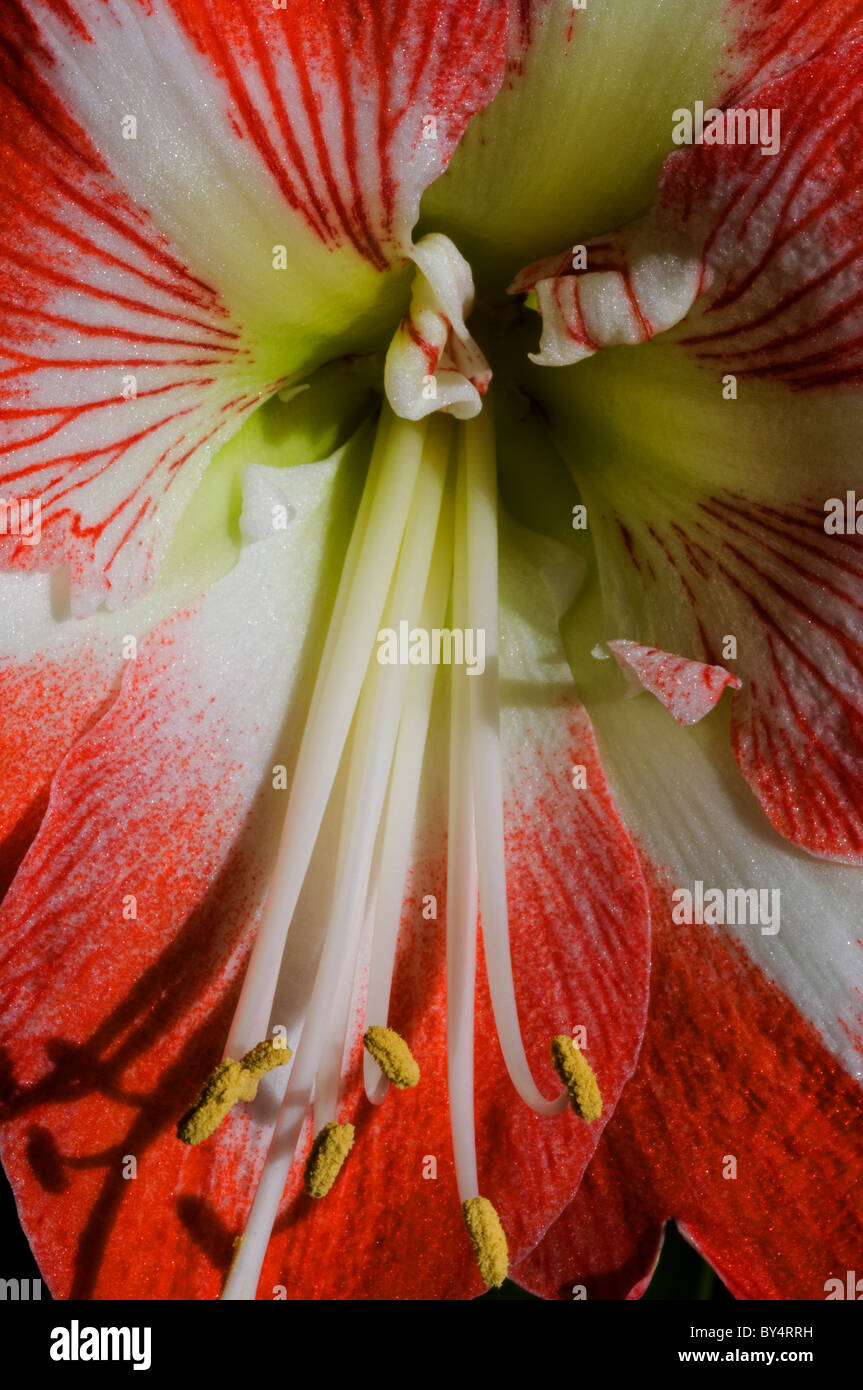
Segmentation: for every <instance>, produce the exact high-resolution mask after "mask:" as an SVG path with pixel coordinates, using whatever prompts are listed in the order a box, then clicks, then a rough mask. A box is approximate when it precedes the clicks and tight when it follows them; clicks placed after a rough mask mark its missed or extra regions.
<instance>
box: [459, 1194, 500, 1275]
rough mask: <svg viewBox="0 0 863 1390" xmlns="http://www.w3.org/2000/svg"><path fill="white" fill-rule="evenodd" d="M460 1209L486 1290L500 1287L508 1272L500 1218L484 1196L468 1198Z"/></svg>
mask: <svg viewBox="0 0 863 1390" xmlns="http://www.w3.org/2000/svg"><path fill="white" fill-rule="evenodd" d="M461 1210H462V1216H463V1217H464V1224H465V1226H466V1227H467V1233H468V1235H469V1236H470V1243H471V1245H472V1246H473V1253H474V1255H475V1256H476V1262H477V1266H478V1268H479V1272H480V1274H481V1275H482V1280H483V1283H484V1284H485V1286H486V1288H487V1289H499V1288H500V1286H501V1284H502V1283H503V1281H504V1279H505V1278H506V1276H507V1273H508V1271H509V1250H508V1248H507V1244H506V1236H505V1235H504V1230H503V1226H502V1225H501V1224H500V1217H499V1216H498V1214H497V1212H496V1211H495V1209H494V1207H493V1206H492V1204H491V1202H490V1201H489V1200H488V1198H487V1197H470V1198H469V1199H468V1200H467V1201H466V1202H463V1203H462V1208H461Z"/></svg>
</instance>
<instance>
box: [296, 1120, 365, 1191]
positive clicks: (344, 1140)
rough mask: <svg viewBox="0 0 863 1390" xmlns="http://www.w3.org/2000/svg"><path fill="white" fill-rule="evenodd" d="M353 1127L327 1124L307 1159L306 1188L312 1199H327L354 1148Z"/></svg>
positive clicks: (332, 1123) (330, 1122) (332, 1122)
mask: <svg viewBox="0 0 863 1390" xmlns="http://www.w3.org/2000/svg"><path fill="white" fill-rule="evenodd" d="M353 1143H354V1127H353V1125H339V1124H336V1123H335V1121H334V1120H330V1121H329V1123H328V1124H325V1125H324V1127H323V1129H322V1130H321V1132H320V1134H318V1135H317V1136H316V1137H315V1142H314V1143H313V1144H312V1148H311V1153H310V1154H309V1156H308V1158H307V1159H306V1171H305V1177H304V1186H305V1189H306V1192H307V1193H308V1194H309V1196H310V1197H326V1195H327V1193H328V1192H329V1190H330V1188H331V1187H332V1185H333V1183H334V1182H335V1180H336V1178H337V1177H338V1176H339V1173H340V1172H341V1171H342V1165H343V1164H344V1161H345V1159H346V1158H347V1156H348V1154H349V1153H350V1151H351V1149H352V1148H353Z"/></svg>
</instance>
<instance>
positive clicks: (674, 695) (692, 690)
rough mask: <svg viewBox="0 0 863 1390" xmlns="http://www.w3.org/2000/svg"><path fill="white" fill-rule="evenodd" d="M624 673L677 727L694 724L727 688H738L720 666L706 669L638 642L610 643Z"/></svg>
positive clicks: (735, 679) (735, 680) (736, 681)
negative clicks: (673, 719)
mask: <svg viewBox="0 0 863 1390" xmlns="http://www.w3.org/2000/svg"><path fill="white" fill-rule="evenodd" d="M608 647H609V650H610V651H611V652H612V653H613V655H614V657H615V659H616V661H617V663H618V665H619V666H620V668H621V670H622V671H623V672H624V674H629V675H631V676H633V677H634V679H635V685H636V688H643V689H645V690H649V691H650V693H651V695H655V696H656V698H657V700H659V701H661V703H662V704H663V705H665V708H666V709H667V710H670V711H671V713H672V714H673V716H674V718H675V719H676V720H677V722H678V724H697V723H698V721H699V720H700V719H703V718H704V716H705V715H706V714H709V713H710V711H711V710H712V709H715V707H716V705H717V704H718V702H719V700H721V698H722V694H723V691H725V690H727V689H728V687H729V686H730V687H731V689H732V690H739V689H740V681H739V679H738V677H737V676H733V675H732V674H731V673H730V671H726V670H725V669H724V667H722V666H706V665H705V664H704V662H703V661H689V660H687V658H686V657H683V656H674V655H673V653H671V652H659V651H657V650H656V648H655V647H642V646H641V645H640V644H639V643H638V642H620V641H616V642H609V644H608Z"/></svg>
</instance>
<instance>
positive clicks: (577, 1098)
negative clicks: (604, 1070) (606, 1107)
mask: <svg viewBox="0 0 863 1390" xmlns="http://www.w3.org/2000/svg"><path fill="white" fill-rule="evenodd" d="M551 1056H552V1060H553V1062H554V1069H555V1071H556V1072H557V1074H558V1076H559V1077H560V1079H561V1081H562V1082H563V1084H564V1086H565V1087H566V1089H567V1091H568V1092H569V1097H570V1103H571V1105H572V1108H573V1110H574V1111H575V1113H576V1114H577V1115H580V1116H581V1118H582V1119H583V1120H587V1121H588V1123H592V1122H593V1121H594V1120H598V1119H599V1117H600V1115H601V1114H602V1096H601V1095H600V1093H599V1086H598V1084H597V1080H596V1077H595V1076H594V1074H593V1069H592V1067H591V1066H590V1064H589V1062H588V1061H587V1058H586V1057H585V1056H584V1054H583V1053H582V1052H580V1051H579V1049H578V1048H577V1047H576V1045H575V1043H574V1042H573V1041H572V1038H570V1037H567V1035H566V1033H560V1034H558V1036H557V1037H556V1038H552V1040H551Z"/></svg>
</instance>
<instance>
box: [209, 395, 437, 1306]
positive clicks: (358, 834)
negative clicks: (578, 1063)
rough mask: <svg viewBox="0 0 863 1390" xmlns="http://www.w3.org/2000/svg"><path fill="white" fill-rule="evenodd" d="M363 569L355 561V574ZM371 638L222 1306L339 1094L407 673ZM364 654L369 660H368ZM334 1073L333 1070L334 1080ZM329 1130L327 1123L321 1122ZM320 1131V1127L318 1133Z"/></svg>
mask: <svg viewBox="0 0 863 1390" xmlns="http://www.w3.org/2000/svg"><path fill="white" fill-rule="evenodd" d="M400 423H401V422H397V423H396V425H394V426H393V428H392V431H391V434H390V444H391V445H395V444H397V443H398V439H399V434H398V428H399V424H400ZM449 429H450V424H449V422H448V421H446V420H443V419H441V417H437V418H436V419H435V420H434V421H432V422H431V423H430V424H429V426H428V427H427V445H426V448H425V449H424V451H423V459H422V466H421V469H420V471H419V476H418V477H417V478H416V487H415V489H414V497H413V500H412V502H411V510H410V518H409V519H408V522H407V533H406V535H405V538H404V544H403V545H402V546H401V547H400V552H401V553H400V557H399V565H398V572H397V574H396V578H395V583H394V586H393V598H392V603H393V604H394V603H396V602H398V603H399V605H401V606H402V611H408V612H410V613H411V614H414V613H416V612H417V610H418V609H419V607H420V605H421V602H422V593H423V588H424V587H425V581H426V577H427V574H428V568H429V565H430V563H431V557H432V549H433V544H434V537H435V534H436V531H437V520H438V513H439V511H440V504H441V498H442V495H443V487H444V480H445V478H446V472H447V464H448V458H449ZM384 471H386V468H385V469H384ZM384 500H385V499H384ZM381 505H384V503H383V502H382V503H381ZM376 507H377V499H376V503H375V508H374V509H373V511H372V514H371V517H370V520H369V527H368V533H367V534H368V543H369V544H370V543H371V536H372V533H373V531H374V530H375V525H376ZM423 557H424V558H423ZM362 565H363V560H362V558H361V559H360V562H359V565H358V573H359V572H360V571H361V569H362ZM423 565H424V566H425V568H423ZM379 616H380V613H379V614H378V617H379ZM348 622H349V613H348V612H346V617H345V626H346V627H347V625H348ZM375 631H377V629H375ZM373 637H374V635H373V636H372V638H371V639H370V640H369V642H368V647H367V652H366V657H367V665H368V668H369V672H368V674H367V678H366V682H365V685H364V689H363V692H362V698H361V708H360V710H359V711H358V713H357V727H358V728H361V729H362V730H363V734H364V736H363V737H362V739H355V740H354V742H353V749H352V763H353V758H354V756H356V757H357V758H358V759H359V761H358V762H357V763H356V765H355V766H354V765H352V766H351V768H350V772H349V777H348V794H347V798H346V800H347V801H348V803H349V805H348V810H347V813H346V816H345V818H344V822H343V825H344V827H345V828H346V829H347V841H346V843H347V850H346V852H345V853H344V854H343V855H341V854H340V856H339V859H340V861H341V862H340V863H339V865H338V887H337V891H336V897H335V901H334V903H333V907H332V910H331V913H330V918H329V923H328V925H327V930H326V933H325V937H324V945H323V950H322V952H321V957H320V961H319V963H318V969H317V973H316V976H315V983H314V986H313V989H312V993H311V998H310V1000H309V1006H308V1009H307V1012H306V1018H305V1022H304V1024H303V1032H302V1037H301V1039H300V1044H299V1047H298V1049H297V1058H296V1061H295V1062H294V1066H293V1069H292V1073H291V1079H290V1084H289V1085H288V1088H287V1090H286V1092H285V1097H284V1100H283V1102H282V1107H281V1111H280V1114H279V1118H278V1120H277V1122H276V1126H275V1129H274V1131H273V1135H272V1138H271V1141H270V1148H269V1151H268V1154H267V1159H266V1162H265V1164H264V1168H263V1172H262V1174H261V1178H260V1181H259V1184H258V1189H257V1192H256V1193H255V1198H254V1201H253V1203H252V1208H251V1211H250V1213H249V1219H248V1222H247V1226H246V1235H247V1240H246V1243H245V1245H244V1246H243V1249H242V1251H241V1252H240V1254H239V1257H238V1259H237V1261H236V1262H235V1265H234V1268H233V1269H232V1271H231V1275H230V1277H229V1279H228V1281H227V1283H226V1285H225V1291H224V1294H223V1297H224V1298H225V1299H226V1300H229V1301H230V1300H235V1299H244V1298H253V1297H254V1292H255V1286H256V1284H257V1280H258V1278H259V1275H260V1270H261V1266H262V1264H263V1259H264V1254H265V1252H266V1246H267V1242H268V1240H269V1238H270V1234H271V1232H272V1227H273V1222H274V1221H275V1218H276V1214H277V1212H278V1208H279V1202H280V1200H281V1196H282V1193H283V1191H284V1187H285V1183H286V1181H287V1177H288V1173H289V1172H290V1169H291V1167H292V1165H293V1162H294V1159H295V1157H296V1151H297V1147H298V1144H299V1140H300V1136H301V1134H302V1130H303V1125H304V1122H305V1117H306V1115H307V1113H308V1109H309V1106H310V1104H311V1100H312V1094H313V1092H314V1091H315V1089H316V1086H320V1087H321V1090H322V1093H323V1094H324V1095H325V1097H326V1103H327V1104H328V1105H329V1104H330V1103H331V1102H332V1098H333V1097H334V1095H335V1094H336V1091H337V1085H338V1065H339V1064H338V1061H335V1063H334V1062H333V1058H334V1056H335V1054H336V1049H333V1048H332V1047H328V1043H332V1041H333V1029H334V1023H338V1021H339V1020H338V1019H337V1018H336V1015H340V1017H341V1019H342V1021H343V1019H344V1017H345V1016H346V1011H343V1007H344V1002H345V998H346V993H345V992H346V991H349V989H350V980H351V977H352V975H353V973H354V967H355V963H356V955H357V949H358V943H359V937H360V935H361V928H362V922H363V912H364V907H365V903H366V898H367V885H368V880H369V872H370V866H371V861H372V857H373V851H374V843H375V837H376V834H377V830H378V825H379V822H380V817H381V813H382V810H383V804H384V799H385V795H386V787H387V780H388V777H389V772H390V766H391V762H392V757H393V751H394V746H395V740H396V732H397V729H398V723H399V716H400V708H401V698H402V693H403V690H404V674H405V673H404V669H403V668H396V669H395V670H392V669H387V671H386V674H384V670H385V668H384V667H382V666H381V665H380V664H379V663H378V662H377V660H376V659H375V656H376V653H375V652H374V640H373ZM369 652H372V653H373V655H372V659H371V660H370V661H369V659H368V654H369ZM336 655H337V653H336ZM336 655H334V657H333V660H332V671H333V678H334V679H335V678H336V675H337V672H338V662H337V660H336ZM311 722H312V715H310V723H311ZM322 1060H323V1062H324V1066H325V1068H326V1070H325V1071H324V1072H322V1071H321V1064H322ZM333 1065H335V1067H336V1072H335V1074H334V1075H331V1072H330V1069H331V1068H332V1066H333ZM327 1123H334V1122H333V1121H332V1120H329V1119H328V1120H327ZM326 1127H327V1125H326V1124H325V1125H324V1129H326Z"/></svg>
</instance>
